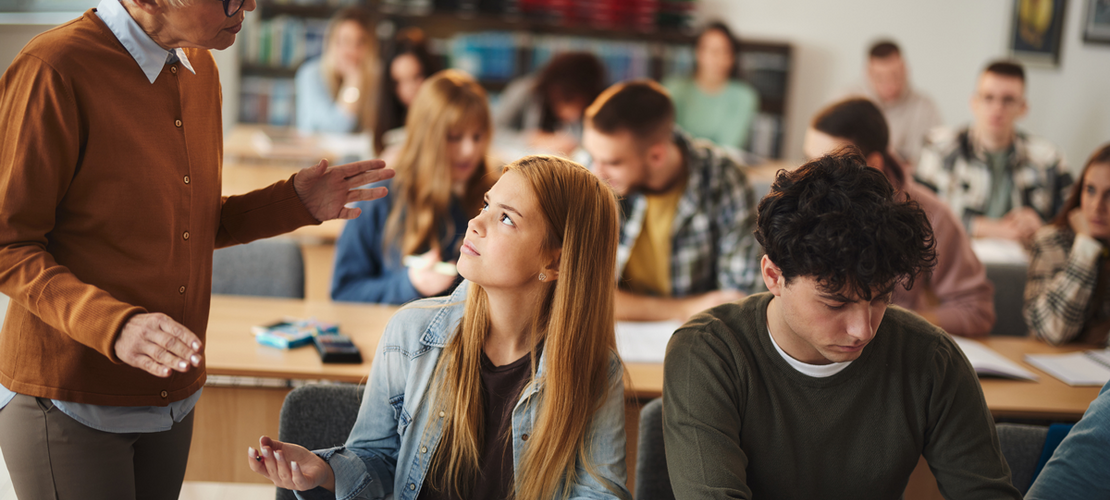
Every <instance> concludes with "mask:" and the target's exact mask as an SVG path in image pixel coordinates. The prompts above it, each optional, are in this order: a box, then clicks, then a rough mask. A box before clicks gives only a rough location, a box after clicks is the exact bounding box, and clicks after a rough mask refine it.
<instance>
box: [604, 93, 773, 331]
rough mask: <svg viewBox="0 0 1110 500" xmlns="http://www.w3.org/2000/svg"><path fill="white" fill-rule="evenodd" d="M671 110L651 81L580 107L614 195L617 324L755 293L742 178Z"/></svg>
mask: <svg viewBox="0 0 1110 500" xmlns="http://www.w3.org/2000/svg"><path fill="white" fill-rule="evenodd" d="M674 113H675V111H674V106H673V105H672V104H671V100H670V98H669V97H668V96H667V91H666V90H665V89H664V88H663V87H662V86H660V85H659V84H658V83H655V82H653V81H650V80H637V81H631V82H625V83H618V84H616V85H614V86H612V87H610V88H609V89H607V90H606V91H605V92H603V93H602V94H601V96H599V97H598V98H597V100H596V101H594V103H593V104H592V105H590V107H589V109H587V110H586V119H585V122H586V127H585V132H584V134H583V137H582V145H583V147H584V148H585V149H586V151H588V152H589V153H590V156H591V157H592V158H593V167H594V172H595V173H596V174H597V175H599V176H600V177H601V178H602V179H605V180H606V181H607V182H608V183H609V185H611V186H613V189H615V190H616V191H617V194H619V195H620V196H621V239H620V246H619V247H618V249H619V253H618V254H617V270H618V278H619V283H620V284H619V286H620V289H619V290H618V291H617V309H616V313H617V319H620V320H642V321H653V320H669V319H677V320H685V319H686V318H689V317H690V316H692V315H694V314H696V313H698V312H699V311H701V310H703V309H708V308H710V307H713V306H716V305H718V304H722V303H725V302H730V301H733V300H737V299H740V298H742V297H743V296H744V294H746V293H751V292H752V291H753V290H756V289H757V288H759V287H761V286H762V283H761V282H760V280H759V256H760V252H761V251H760V249H759V245H758V244H757V243H756V241H755V238H754V237H753V236H752V215H753V210H752V207H753V204H754V196H753V195H752V188H751V186H750V185H748V179H747V177H745V176H744V173H743V172H742V171H741V170H740V167H739V166H738V165H737V164H736V163H735V162H734V161H733V160H732V159H731V158H730V157H729V156H728V155H726V154H724V153H723V152H722V151H720V150H719V149H718V148H716V147H715V146H713V145H712V144H710V143H709V142H707V141H698V142H694V141H693V139H691V138H690V136H688V135H686V133H685V132H682V131H681V130H677V129H676V128H675V123H674V116H675V115H674Z"/></svg>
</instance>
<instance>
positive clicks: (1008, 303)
mask: <svg viewBox="0 0 1110 500" xmlns="http://www.w3.org/2000/svg"><path fill="white" fill-rule="evenodd" d="M985 265H986V268H987V279H988V280H990V282H991V283H994V316H995V320H994V329H992V330H991V333H990V334H991V335H1007V336H1014V337H1024V336H1026V334H1027V333H1028V331H1029V329H1028V328H1027V327H1026V326H1025V317H1024V316H1022V314H1021V307H1022V305H1024V304H1025V278H1026V274H1027V271H1026V265H1025V264H1010V263H1005V264H1004V263H998V262H988V263H986V264H985Z"/></svg>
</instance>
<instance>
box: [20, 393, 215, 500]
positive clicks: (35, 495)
mask: <svg viewBox="0 0 1110 500" xmlns="http://www.w3.org/2000/svg"><path fill="white" fill-rule="evenodd" d="M192 437H193V413H192V412H190V413H189V415H187V416H186V417H185V418H184V419H183V420H182V421H181V422H178V423H176V424H174V426H173V428H172V429H170V430H168V431H164V432H151V433H132V434H117V433H112V432H103V431H98V430H96V429H93V428H91V427H88V426H86V425H84V424H82V423H80V422H78V421H76V420H74V419H72V418H70V417H69V415H66V414H65V413H62V411H61V410H59V409H57V408H56V407H54V404H53V402H51V401H50V400H49V399H45V398H36V397H33V396H25V395H22V394H19V395H16V396H15V398H14V399H12V401H11V402H10V403H8V405H7V406H5V407H4V409H2V410H0V449H2V450H3V453H4V462H5V464H7V466H8V472H9V473H10V474H11V478H12V485H13V486H14V487H15V494H16V496H17V497H19V500H39V499H57V500H68V499H82V500H86V499H87V500H99V499H104V500H147V499H151V500H161V499H165V500H177V498H178V496H179V495H180V493H181V482H182V481H183V480H184V479H185V463H186V462H187V461H188V459H189V444H190V441H191V440H192Z"/></svg>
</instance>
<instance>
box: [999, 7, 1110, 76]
mask: <svg viewBox="0 0 1110 500" xmlns="http://www.w3.org/2000/svg"><path fill="white" fill-rule="evenodd" d="M1093 1H1095V2H1098V3H1105V1H1104V0H1093ZM1066 4H1067V1H1066V0H1014V16H1013V19H1014V22H1013V29H1012V30H1011V34H1010V54H1011V55H1013V57H1015V58H1017V59H1020V60H1021V61H1023V62H1026V63H1030V64H1035V65H1038V66H1041V65H1043V66H1053V67H1055V66H1057V65H1059V64H1060V45H1061V41H1062V40H1063V34H1064V33H1063V32H1064V7H1065V6H1066Z"/></svg>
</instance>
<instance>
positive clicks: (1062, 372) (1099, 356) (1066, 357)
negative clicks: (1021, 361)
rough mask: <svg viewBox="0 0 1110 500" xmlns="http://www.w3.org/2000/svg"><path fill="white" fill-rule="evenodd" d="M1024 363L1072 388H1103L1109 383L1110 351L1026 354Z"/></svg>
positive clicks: (1093, 350) (1094, 350)
mask: <svg viewBox="0 0 1110 500" xmlns="http://www.w3.org/2000/svg"><path fill="white" fill-rule="evenodd" d="M1025 361H1028V362H1029V364H1031V365H1033V366H1036V367H1037V368H1040V369H1041V370H1044V371H1045V372H1046V373H1048V374H1049V375H1052V376H1053V377H1056V378H1058V379H1060V381H1062V382H1064V383H1065V384H1068V385H1072V386H1081V385H1093V386H1099V387H1101V386H1104V385H1106V382H1107V381H1110V349H1092V350H1089V351H1080V352H1072V353H1068V354H1026V355H1025Z"/></svg>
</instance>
